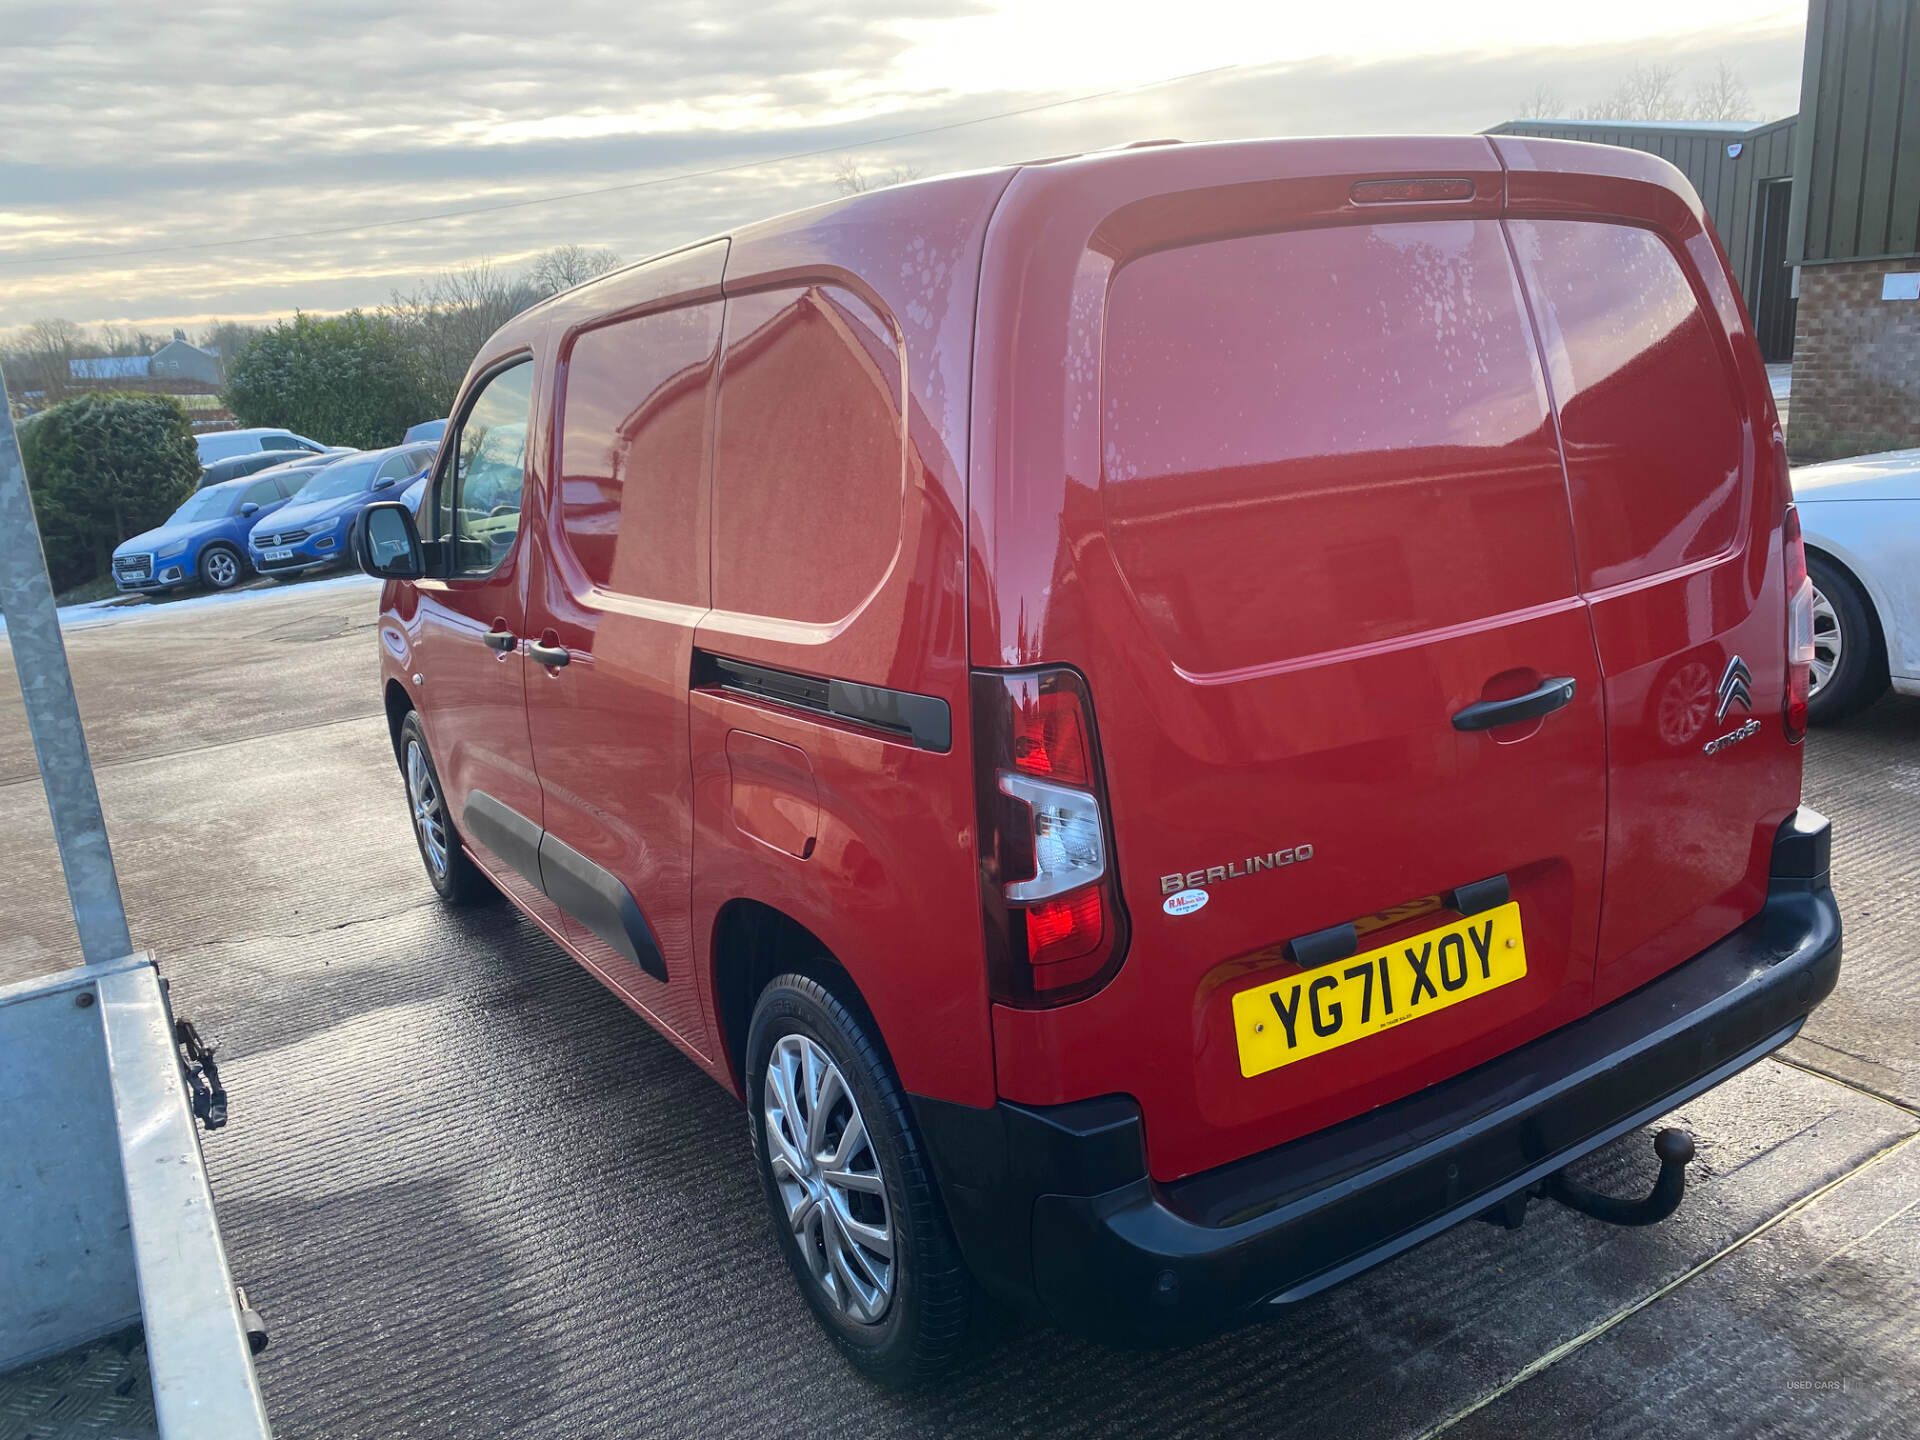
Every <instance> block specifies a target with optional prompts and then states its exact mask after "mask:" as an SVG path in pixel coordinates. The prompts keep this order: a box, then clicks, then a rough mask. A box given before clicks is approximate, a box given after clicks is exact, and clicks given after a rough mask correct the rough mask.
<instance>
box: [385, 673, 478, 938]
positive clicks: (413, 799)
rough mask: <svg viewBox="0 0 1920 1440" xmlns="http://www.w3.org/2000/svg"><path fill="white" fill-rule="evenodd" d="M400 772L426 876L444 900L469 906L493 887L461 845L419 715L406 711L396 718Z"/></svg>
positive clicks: (451, 903) (414, 836) (450, 903)
mask: <svg viewBox="0 0 1920 1440" xmlns="http://www.w3.org/2000/svg"><path fill="white" fill-rule="evenodd" d="M400 773H401V774H402V775H403V776H405V777H406V781H407V809H408V812H409V814H410V815H411V816H412V819H413V838H414V840H415V842H416V843H417V844H418V845H419V846H420V859H421V860H422V861H423V862H424V863H425V864H426V867H427V879H428V880H429V881H431V882H432V884H433V888H434V889H435V890H437V891H439V892H440V898H441V899H442V900H444V901H446V902H447V903H448V904H449V905H471V904H472V903H474V902H475V901H476V900H481V899H485V898H486V897H487V896H488V895H489V894H490V893H491V891H492V886H491V885H489V884H488V882H487V877H486V876H485V875H483V874H481V873H480V867H479V866H477V865H475V864H474V863H473V861H472V860H470V859H468V858H467V852H466V851H465V850H463V849H461V848H460V832H459V831H458V830H456V829H454V826H453V816H452V815H451V814H450V813H449V812H448V810H447V793H446V791H445V790H444V789H442V788H441V785H440V772H439V771H438V770H436V769H435V768H434V765H433V753H432V752H431V751H430V750H428V749H427V735H426V731H425V730H423V729H422V728H421V726H420V717H419V715H418V714H416V713H415V712H413V711H411V710H409V711H408V712H407V718H406V719H405V720H402V721H401V722H400Z"/></svg>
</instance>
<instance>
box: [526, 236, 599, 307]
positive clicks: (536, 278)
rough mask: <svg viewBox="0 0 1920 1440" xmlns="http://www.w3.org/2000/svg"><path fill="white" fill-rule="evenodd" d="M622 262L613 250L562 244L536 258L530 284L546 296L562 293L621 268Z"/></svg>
mask: <svg viewBox="0 0 1920 1440" xmlns="http://www.w3.org/2000/svg"><path fill="white" fill-rule="evenodd" d="M620 264H621V260H620V257H619V256H618V255H616V254H614V253H613V251H611V250H601V249H589V248H588V247H587V246H584V245H560V246H557V247H555V248H554V249H552V250H546V251H543V252H541V253H540V254H539V255H536V256H535V257H534V261H533V264H532V265H530V266H528V267H527V283H528V284H529V285H531V286H532V287H533V288H534V289H536V290H538V291H540V293H541V294H543V295H558V294H559V293H560V292H561V291H562V290H571V289H572V288H573V287H574V286H576V285H584V284H586V283H587V281H589V280H594V279H597V278H599V277H600V276H602V275H605V274H606V273H607V272H608V271H609V270H617V269H618V268H619V267H620Z"/></svg>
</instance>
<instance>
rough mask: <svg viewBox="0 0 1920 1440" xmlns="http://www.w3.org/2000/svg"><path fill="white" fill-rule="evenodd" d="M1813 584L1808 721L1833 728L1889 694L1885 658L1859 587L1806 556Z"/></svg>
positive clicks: (1823, 561)
mask: <svg viewBox="0 0 1920 1440" xmlns="http://www.w3.org/2000/svg"><path fill="white" fill-rule="evenodd" d="M1807 574H1808V575H1809V576H1810V577H1811V578H1812V580H1813V686H1812V691H1811V693H1810V694H1809V696H1808V698H1807V719H1808V721H1809V722H1811V723H1812V724H1815V725H1830V724H1832V723H1833V722H1834V721H1836V720H1844V719H1845V718H1846V717H1847V716H1849V715H1852V714H1854V713H1855V712H1856V711H1860V710H1864V709H1866V707H1867V706H1869V705H1871V704H1872V703H1873V702H1874V701H1876V700H1878V699H1879V698H1880V697H1881V696H1882V695H1883V694H1885V693H1886V689H1887V652H1886V646H1885V643H1884V642H1883V641H1882V639H1881V637H1880V627H1879V626H1878V625H1877V624H1875V623H1874V617H1873V611H1872V608H1871V607H1870V606H1869V605H1868V603H1867V597H1866V595H1865V594H1864V593H1863V592H1862V591H1861V589H1860V583H1859V582H1858V581H1857V580H1855V579H1854V578H1853V576H1851V575H1849V574H1848V573H1847V572H1846V571H1845V570H1843V569H1841V568H1840V566H1839V565H1837V564H1835V563H1834V562H1833V561H1831V560H1829V559H1828V558H1827V557H1826V556H1824V555H1820V554H1817V553H1814V552H1809V553H1808V555H1807Z"/></svg>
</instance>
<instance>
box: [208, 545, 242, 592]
mask: <svg viewBox="0 0 1920 1440" xmlns="http://www.w3.org/2000/svg"><path fill="white" fill-rule="evenodd" d="M239 578H240V562H239V561H238V560H235V559H234V558H233V556H231V555H229V554H228V553H227V552H226V551H224V550H216V551H214V552H213V553H212V554H211V555H209V556H207V583H208V584H209V585H212V586H214V587H215V588H216V589H220V590H224V589H226V588H227V586H229V585H231V584H233V582H234V581H235V580H238V579H239Z"/></svg>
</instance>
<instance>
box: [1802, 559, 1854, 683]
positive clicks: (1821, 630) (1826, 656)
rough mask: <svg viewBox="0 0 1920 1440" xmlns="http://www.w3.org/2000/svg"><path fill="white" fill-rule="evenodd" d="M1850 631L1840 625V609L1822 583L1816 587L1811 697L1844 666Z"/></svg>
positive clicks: (1814, 595)
mask: <svg viewBox="0 0 1920 1440" xmlns="http://www.w3.org/2000/svg"><path fill="white" fill-rule="evenodd" d="M1846 643H1847V636H1846V632H1845V631H1844V630H1842V629H1841V628H1840V615H1839V612H1838V611H1836V610H1835V609H1834V608H1833V601H1831V600H1829V599H1828V598H1827V597H1826V596H1825V595H1824V594H1823V593H1822V592H1821V590H1820V587H1819V586H1818V585H1816V586H1814V587H1813V676H1812V683H1811V684H1810V685H1809V686H1808V687H1807V694H1808V696H1809V697H1812V696H1814V695H1818V694H1819V693H1820V690H1821V687H1822V686H1824V685H1825V684H1826V683H1827V682H1828V681H1829V680H1831V679H1832V678H1833V672H1834V671H1835V670H1837V669H1839V668H1840V655H1841V652H1842V651H1843V650H1844V649H1845V648H1846Z"/></svg>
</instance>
